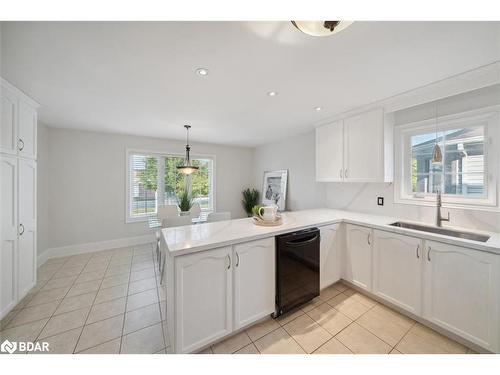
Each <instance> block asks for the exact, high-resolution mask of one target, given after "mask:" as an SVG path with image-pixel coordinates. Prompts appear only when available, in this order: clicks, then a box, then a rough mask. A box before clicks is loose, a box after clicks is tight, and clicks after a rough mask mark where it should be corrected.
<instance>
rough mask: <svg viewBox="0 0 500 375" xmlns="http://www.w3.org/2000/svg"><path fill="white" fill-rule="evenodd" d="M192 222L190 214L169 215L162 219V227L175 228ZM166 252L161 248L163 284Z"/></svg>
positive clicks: (161, 282) (161, 278)
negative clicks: (163, 252) (162, 251)
mask: <svg viewBox="0 0 500 375" xmlns="http://www.w3.org/2000/svg"><path fill="white" fill-rule="evenodd" d="M189 224H192V221H191V217H190V216H189V215H185V216H169V217H166V218H165V219H163V220H162V222H161V227H162V228H173V227H180V226H183V225H189ZM166 258H167V256H166V254H162V253H161V250H160V263H159V265H160V266H159V271H160V285H161V284H163V273H164V271H165V261H166Z"/></svg>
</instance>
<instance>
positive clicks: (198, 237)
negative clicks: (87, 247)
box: [162, 208, 500, 256]
mask: <svg viewBox="0 0 500 375" xmlns="http://www.w3.org/2000/svg"><path fill="white" fill-rule="evenodd" d="M282 218H283V224H282V225H280V226H276V227H261V226H257V225H255V224H253V222H252V219H251V218H245V219H236V220H228V221H219V222H214V223H205V224H195V225H186V226H181V227H174V228H164V229H162V235H163V239H164V240H165V242H166V244H167V248H168V251H169V253H170V255H172V256H178V255H185V254H189V253H194V252H198V251H203V250H207V249H213V248H216V247H221V246H226V245H232V244H236V243H240V242H246V241H252V240H257V239H261V238H266V237H271V236H275V235H278V234H282V233H288V232H292V231H296V230H300V229H304V228H309V227H315V226H317V227H319V226H323V225H328V224H334V223H340V222H346V223H351V224H357V225H363V226H367V227H371V228H374V229H382V230H385V231H388V232H393V233H400V234H405V235H409V236H414V237H418V238H423V239H428V240H435V241H440V242H445V243H449V244H453V245H458V246H464V247H468V248H473V249H476V250H481V251H487V252H492V253H497V254H500V233H491V232H479V231H476V230H469V229H465V228H459V229H462V230H465V231H468V232H477V233H482V234H487V235H489V236H490V239H489V240H488V241H487V242H477V241H471V240H465V239H461V238H455V237H449V236H444V235H441V234H435V233H427V232H421V231H415V230H411V229H405V228H398V227H393V226H390V225H389V224H390V223H393V222H395V221H402V220H401V219H398V218H394V217H387V216H379V215H370V214H363V213H359V212H352V211H342V210H333V209H327V208H325V209H323V208H321V209H312V210H301V211H290V212H284V213H282ZM419 224H424V225H429V223H419ZM446 228H452V227H451V226H446Z"/></svg>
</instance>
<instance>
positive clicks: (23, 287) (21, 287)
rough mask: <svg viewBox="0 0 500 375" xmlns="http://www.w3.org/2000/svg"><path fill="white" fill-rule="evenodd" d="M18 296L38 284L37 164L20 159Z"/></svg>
mask: <svg viewBox="0 0 500 375" xmlns="http://www.w3.org/2000/svg"><path fill="white" fill-rule="evenodd" d="M18 207H19V250H18V295H19V299H21V298H23V297H24V296H25V295H26V293H28V291H29V290H30V289H31V288H32V287H33V286H35V284H36V162H35V161H34V160H26V159H19V206H18Z"/></svg>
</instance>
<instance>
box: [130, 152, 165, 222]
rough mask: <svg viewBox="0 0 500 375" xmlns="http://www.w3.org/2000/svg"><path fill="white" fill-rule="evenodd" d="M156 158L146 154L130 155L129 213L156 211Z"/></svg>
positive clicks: (152, 212)
mask: <svg viewBox="0 0 500 375" xmlns="http://www.w3.org/2000/svg"><path fill="white" fill-rule="evenodd" d="M157 176H158V160H157V158H156V157H151V156H147V155H131V156H130V180H131V186H130V194H131V204H130V211H131V212H130V215H131V216H139V215H145V214H154V213H156V189H157Z"/></svg>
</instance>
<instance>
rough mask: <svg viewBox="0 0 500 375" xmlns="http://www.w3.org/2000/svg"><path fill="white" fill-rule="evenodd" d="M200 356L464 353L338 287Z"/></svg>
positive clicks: (454, 344) (465, 350) (458, 346)
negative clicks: (232, 354)
mask: <svg viewBox="0 0 500 375" xmlns="http://www.w3.org/2000/svg"><path fill="white" fill-rule="evenodd" d="M200 353H203V354H219V353H226V354H227V353H235V354H259V353H262V354H271V353H272V354H278V353H288V354H297V353H314V354H352V353H359V354H401V353H408V354H437V353H441V354H448V353H449V354H452V353H454V354H465V353H473V351H472V350H470V349H468V348H467V347H465V346H463V345H461V344H459V343H457V342H455V341H453V340H450V339H448V338H446V337H445V336H443V335H441V334H439V333H437V332H435V331H433V330H431V329H429V328H427V327H424V326H423V325H421V324H420V323H417V322H415V321H414V320H412V319H410V318H408V317H406V316H404V315H401V314H399V313H397V312H396V311H394V310H392V309H390V308H388V307H386V306H384V305H381V304H379V303H377V302H376V301H374V300H372V299H371V298H369V297H366V296H364V295H362V294H360V293H358V292H356V291H354V290H353V289H350V288H348V287H347V286H346V285H344V284H342V283H337V284H335V285H332V286H331V287H329V288H327V289H325V290H323V291H322V292H321V295H320V296H319V297H317V298H316V299H315V300H313V301H311V302H310V303H309V304H307V305H305V306H303V307H302V308H301V309H297V310H295V311H293V312H291V313H289V314H287V315H284V316H282V317H280V318H278V319H277V320H273V319H268V320H265V321H263V322H262V323H259V324H257V325H255V326H252V327H250V328H249V329H247V330H245V331H243V332H240V333H238V334H237V335H235V336H232V337H230V338H228V339H226V340H225V341H222V342H220V343H218V344H216V345H212V346H211V347H209V348H207V349H205V350H203V351H202V352H200Z"/></svg>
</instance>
